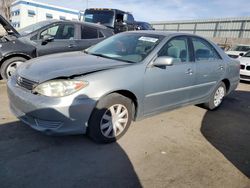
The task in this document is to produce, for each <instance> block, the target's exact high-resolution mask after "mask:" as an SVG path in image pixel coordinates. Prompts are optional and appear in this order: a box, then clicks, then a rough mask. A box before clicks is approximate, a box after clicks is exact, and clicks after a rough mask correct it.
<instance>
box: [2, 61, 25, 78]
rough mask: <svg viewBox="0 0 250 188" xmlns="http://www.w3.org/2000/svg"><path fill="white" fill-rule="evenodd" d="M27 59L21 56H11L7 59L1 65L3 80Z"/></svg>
mask: <svg viewBox="0 0 250 188" xmlns="http://www.w3.org/2000/svg"><path fill="white" fill-rule="evenodd" d="M25 61H27V59H25V58H23V57H12V58H10V59H7V60H5V61H4V62H3V64H2V65H1V77H2V78H3V79H5V80H7V79H9V78H10V77H11V76H12V75H13V74H14V73H15V71H16V69H17V67H19V66H20V65H21V64H22V63H23V62H25Z"/></svg>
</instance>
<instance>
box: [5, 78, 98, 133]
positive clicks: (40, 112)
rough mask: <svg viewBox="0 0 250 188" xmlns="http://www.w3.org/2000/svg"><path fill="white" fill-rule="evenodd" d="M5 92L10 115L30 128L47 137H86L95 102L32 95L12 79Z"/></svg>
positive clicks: (78, 96)
mask: <svg viewBox="0 0 250 188" xmlns="http://www.w3.org/2000/svg"><path fill="white" fill-rule="evenodd" d="M7 90H8V97H9V103H10V110H11V111H12V113H13V114H14V115H15V116H16V117H18V118H19V119H20V120H21V121H23V122H24V123H26V124H28V125H29V126H30V127H32V128H34V129H36V130H38V131H41V132H45V133H47V134H83V133H86V129H87V126H88V120H89V118H90V115H91V113H92V111H93V109H94V108H95V106H96V101H97V100H95V99H90V98H88V97H87V96H84V95H81V94H80V95H79V94H74V95H70V96H67V97H61V98H52V97H46V96H41V95H35V94H32V93H31V91H29V90H27V89H24V88H22V87H20V86H18V85H17V84H16V80H15V79H14V78H12V79H10V80H9V81H8V83H7Z"/></svg>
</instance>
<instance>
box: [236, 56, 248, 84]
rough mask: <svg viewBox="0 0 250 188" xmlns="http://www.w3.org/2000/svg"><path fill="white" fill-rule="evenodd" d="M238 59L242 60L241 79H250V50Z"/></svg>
mask: <svg viewBox="0 0 250 188" xmlns="http://www.w3.org/2000/svg"><path fill="white" fill-rule="evenodd" d="M238 60H239V61H240V79H241V80H245V81H250V51H248V52H247V53H246V54H245V55H243V56H242V57H239V59H238Z"/></svg>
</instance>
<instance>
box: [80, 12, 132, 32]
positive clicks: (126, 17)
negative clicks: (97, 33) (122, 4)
mask: <svg viewBox="0 0 250 188" xmlns="http://www.w3.org/2000/svg"><path fill="white" fill-rule="evenodd" d="M83 21H85V22H90V23H99V24H102V25H105V26H107V27H109V28H111V29H113V31H114V33H120V32H123V31H133V30H136V22H135V20H134V17H133V15H132V14H131V13H129V12H125V11H122V10H118V9H111V8H89V9H86V10H85V11H84V19H83Z"/></svg>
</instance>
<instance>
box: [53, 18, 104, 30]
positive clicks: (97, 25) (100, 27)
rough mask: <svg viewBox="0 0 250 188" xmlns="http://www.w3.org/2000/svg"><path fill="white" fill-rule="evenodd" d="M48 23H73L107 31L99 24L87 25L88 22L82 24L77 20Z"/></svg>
mask: <svg viewBox="0 0 250 188" xmlns="http://www.w3.org/2000/svg"><path fill="white" fill-rule="evenodd" d="M50 21H51V22H50V23H74V24H82V25H86V26H90V27H97V28H99V29H108V27H106V26H104V25H101V24H96V23H89V22H83V21H78V20H56V19H53V20H50Z"/></svg>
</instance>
